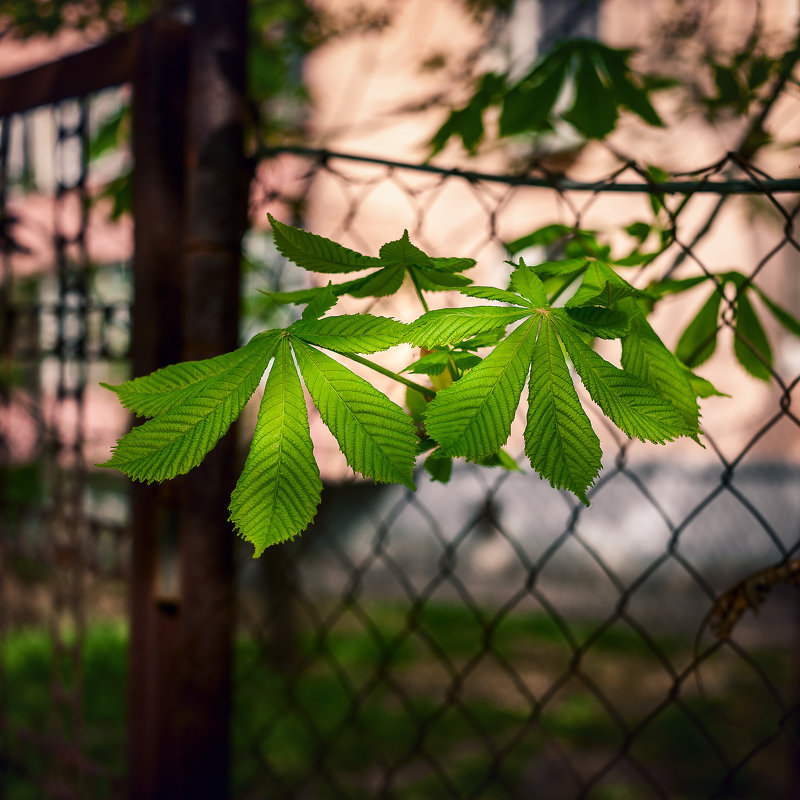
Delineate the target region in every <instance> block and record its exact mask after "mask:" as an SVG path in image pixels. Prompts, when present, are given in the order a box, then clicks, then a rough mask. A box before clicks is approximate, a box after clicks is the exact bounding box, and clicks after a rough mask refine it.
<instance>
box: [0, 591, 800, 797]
mask: <svg viewBox="0 0 800 800" xmlns="http://www.w3.org/2000/svg"><path fill="white" fill-rule="evenodd" d="M409 623H411V624H409ZM568 638H569V639H570V641H571V644H570V643H568ZM575 647H577V654H578V655H577V656H576V655H575V653H576V650H575V649H574V648H575ZM748 652H749V655H750V656H751V657H752V658H753V659H754V661H755V663H757V664H758V665H760V667H761V668H762V669H763V670H764V672H765V673H766V674H767V675H768V676H769V678H770V681H771V683H772V684H774V685H775V686H776V687H777V688H778V689H779V690H783V691H785V690H786V686H787V685H788V683H789V678H790V668H791V662H790V660H789V658H788V655H789V654H788V653H787V652H783V651H780V650H778V649H776V648H763V647H762V648H761V649H760V650H758V651H754V650H752V649H751V650H749V651H748ZM265 653H266V651H265V648H264V647H263V643H262V642H260V641H258V640H256V638H254V637H253V636H245V635H241V636H240V637H239V638H238V640H237V643H236V662H235V675H236V681H235V691H234V715H233V720H232V726H233V783H234V796H235V797H237V798H261V797H263V798H275V797H300V798H309V800H318V799H319V800H324V799H325V798H329V797H330V798H333V797H348V798H350V797H352V798H365V799H366V798H374V797H378V796H381V797H387V798H389V797H391V798H402V800H423V799H424V798H440V797H464V798H467V797H476V798H477V797H480V798H487V799H491V800H493V799H494V798H510V797H545V798H549V797H553V798H561V797H572V796H577V795H578V786H579V784H581V783H583V782H584V781H587V780H591V781H592V788H591V790H590V791H589V793H588V794H586V795H585V796H587V797H590V798H592V799H593V800H627V798H637V799H638V798H646V797H669V798H680V799H681V800H684V799H685V800H693V798H704V797H710V796H713V795H714V792H715V791H716V790H718V789H719V788H720V787H721V786H722V784H723V781H724V780H725V778H726V776H727V775H728V774H729V773H730V771H731V770H734V772H735V774H734V776H733V778H732V779H731V780H730V781H729V783H728V784H727V785H726V786H725V788H724V789H722V790H721V793H720V794H719V796H720V797H725V798H759V799H760V798H771V797H776V798H777V797H781V796H786V782H787V780H788V779H789V773H790V763H791V755H792V754H791V751H790V746H791V740H789V739H788V737H785V736H779V737H778V738H777V739H775V741H773V742H772V743H771V744H770V745H769V746H767V747H765V748H763V749H762V750H760V751H759V752H757V753H756V754H755V755H752V756H751V757H750V758H748V759H747V761H746V762H745V764H744V765H743V766H742V767H741V768H740V769H736V767H737V764H739V762H741V761H742V759H743V758H746V757H747V756H748V754H749V753H750V752H751V751H752V749H753V748H754V747H755V746H756V745H757V744H758V743H759V742H760V741H762V740H766V739H768V738H769V737H771V736H773V735H774V734H775V732H776V730H778V727H777V726H778V721H779V716H780V710H779V706H778V703H777V702H776V701H775V699H774V698H772V697H771V696H770V692H769V690H768V688H765V684H764V683H763V681H762V680H761V679H760V678H759V677H758V674H757V672H755V671H754V669H753V667H752V666H750V665H748V664H747V663H746V662H745V661H743V660H742V659H741V658H740V657H739V656H737V655H736V653H735V652H734V651H733V650H731V649H730V648H727V647H726V648H721V649H720V650H719V651H717V652H716V653H715V654H714V656H713V657H712V658H710V659H709V660H708V661H707V662H705V664H704V667H703V671H702V677H703V680H704V684H705V691H706V694H705V696H703V695H702V694H701V693H700V692H699V691H698V687H697V684H696V682H695V679H694V676H693V675H689V676H688V677H686V678H685V679H683V680H678V681H677V682H676V681H675V679H674V677H673V676H672V675H671V674H670V671H669V669H668V668H667V667H666V666H665V664H666V663H667V662H669V663H671V664H672V665H673V666H674V669H675V670H676V671H677V672H678V673H680V671H681V670H682V669H683V668H685V667H686V666H687V665H688V664H689V662H690V661H691V657H692V652H691V642H690V641H688V640H684V639H683V638H681V637H675V636H673V637H663V636H662V637H659V638H657V639H652V640H650V642H649V643H648V642H646V641H645V640H643V639H642V638H641V637H640V636H639V635H638V634H637V633H636V632H635V631H633V630H632V629H631V628H628V627H627V626H625V625H624V624H621V623H618V624H617V625H615V626H614V627H611V628H609V629H608V630H606V631H605V632H600V633H598V631H597V629H596V626H593V625H590V624H585V625H572V624H571V625H570V627H569V629H568V630H566V631H565V630H564V629H562V628H561V627H559V625H557V624H556V623H555V622H554V621H553V620H552V619H551V618H550V617H548V616H545V615H543V614H540V613H517V612H515V613H514V614H511V615H508V616H505V617H492V616H491V615H489V614H488V613H487V612H484V611H481V610H480V609H474V610H470V609H467V608H464V607H461V606H454V605H446V604H429V605H427V606H425V607H423V608H421V609H416V610H415V611H413V613H411V612H409V610H408V608H404V607H401V606H399V605H396V604H391V603H383V604H377V605H369V606H365V607H363V608H362V607H352V608H347V609H345V610H344V611H343V613H341V614H334V615H333V616H330V617H328V618H327V622H326V624H325V625H323V626H322V627H321V628H320V627H319V626H315V627H314V628H313V629H308V630H305V631H302V632H301V633H300V636H299V641H298V644H297V652H296V654H295V657H294V658H293V659H292V660H291V661H289V662H288V663H287V662H286V661H285V660H284V661H283V662H280V663H279V662H273V661H271V660H270V659H269V658H268V657H267V655H266V654H265ZM4 656H5V671H4V672H5V681H4V685H3V692H4V704H5V707H6V718H7V722H8V727H7V728H6V736H5V742H4V747H5V752H6V754H7V756H8V757H7V758H6V760H5V765H4V769H3V771H2V774H3V781H4V786H3V788H4V789H5V794H4V795H3V796H4V797H7V798H9V800H27V799H28V798H31V800H34V799H35V798H39V797H42V796H43V794H44V792H43V776H46V775H48V774H51V775H52V772H53V762H52V758H51V757H50V756H46V755H43V752H42V749H41V748H40V747H39V746H38V744H37V742H38V741H39V740H37V739H36V736H35V735H29V734H34V733H35V734H42V733H43V732H46V731H49V730H51V729H52V728H51V726H52V725H53V722H54V713H55V711H56V710H57V709H58V706H57V704H55V705H54V704H53V702H52V701H51V686H52V680H53V674H54V670H53V649H52V646H51V643H50V639H49V636H48V634H47V632H46V631H44V630H41V629H30V630H21V631H17V632H15V633H13V634H9V635H8V636H7V637H6V638H5V640H4ZM126 659H127V636H126V631H125V628H124V627H123V626H122V625H121V624H118V623H102V624H99V623H98V624H95V625H93V626H92V627H91V628H90V629H89V631H88V632H87V637H86V641H85V646H84V648H83V661H82V667H83V670H84V679H85V687H86V690H85V698H84V707H83V711H82V713H83V720H84V726H85V741H86V749H87V753H86V755H87V756H88V757H89V759H90V760H91V761H92V762H93V763H95V764H99V765H102V770H101V771H100V772H99V773H98V774H96V775H89V777H88V778H87V779H86V783H85V785H84V786H83V788H82V791H83V796H85V797H87V798H93V797H97V798H104V797H112V796H115V794H116V793H117V792H118V791H119V787H120V785H121V784H120V781H121V778H122V776H123V774H124V761H123V759H124V742H125V701H126V691H125V686H126V680H127V674H126V673H127V670H126ZM61 677H62V679H63V680H64V681H65V682H66V683H69V682H70V681H71V679H72V675H71V674H70V671H69V669H68V668H64V669H63V670H62V672H61ZM67 722H69V719H67ZM20 731H23V732H29V733H22V734H20V733H19V732H20ZM9 734H10V735H9ZM620 754H621V757H618V756H620ZM656 786H657V787H659V788H656Z"/></svg>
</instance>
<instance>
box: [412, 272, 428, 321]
mask: <svg viewBox="0 0 800 800" xmlns="http://www.w3.org/2000/svg"><path fill="white" fill-rule="evenodd" d="M408 275H409V277H410V278H411V283H413V284H414V290H415V291H416V293H417V297H419V301H420V303H422V307H423V308H424V309H425V313H426V314H427V313H428V311H430V309H429V308H428V304H427V303H426V302H425V297H424V296H423V294H422V289H420V288H419V284H418V283H417V276H416V275H415V274H414V270H413V269H410V270H408Z"/></svg>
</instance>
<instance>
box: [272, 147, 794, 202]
mask: <svg viewBox="0 0 800 800" xmlns="http://www.w3.org/2000/svg"><path fill="white" fill-rule="evenodd" d="M281 154H292V155H300V156H308V157H310V158H315V159H317V160H318V161H320V162H327V161H330V160H333V159H340V160H344V161H356V162H359V163H362V164H376V165H380V166H385V167H391V168H395V169H407V170H413V171H416V172H427V173H432V174H435V175H442V176H452V177H459V178H463V179H464V180H467V181H471V182H479V181H487V182H491V183H503V184H507V185H510V186H532V187H536V188H543V189H556V190H558V191H570V192H617V193H644V194H683V195H690V194H697V193H702V194H715V195H742V194H776V193H786V192H794V193H796V192H800V178H780V179H775V178H770V177H767V176H763V177H762V176H761V175H759V176H755V175H753V177H751V178H748V179H738V180H710V179H708V178H707V177H703V178H700V179H697V180H671V181H665V182H658V183H657V182H655V181H651V180H648V179H647V178H645V177H644V176H643V177H642V180H641V182H635V183H633V182H618V181H615V180H614V178H615V175H616V174H617V173H615V174H612V175H611V176H609V177H607V178H604V179H601V180H598V181H576V180H573V179H571V178H568V177H566V176H564V175H562V174H560V173H552V174H546V175H544V176H543V177H533V176H530V175H501V174H497V173H489V172H478V171H474V170H464V169H459V168H457V167H449V168H448V167H437V166H435V165H433V164H427V163H413V162H409V161H397V160H395V159H390V158H380V157H376V156H363V155H357V154H355V153H340V152H336V151H333V150H327V149H325V148H314V147H303V146H299V145H294V146H282V147H263V148H261V149H260V150H259V152H258V155H259V156H276V155H281ZM728 158H730V160H731V163H735V158H734V155H733V154H730V156H726V159H724V160H723V161H725V160H727V159H728ZM629 166H630V167H632V168H633V167H634V166H635V165H633V164H630V165H629ZM719 166H720V164H714V165H712V166H711V167H709V168H708V169H707V170H698V171H697V174H702V173H707V172H710V171H714V172H716V171H717V169H718V168H719Z"/></svg>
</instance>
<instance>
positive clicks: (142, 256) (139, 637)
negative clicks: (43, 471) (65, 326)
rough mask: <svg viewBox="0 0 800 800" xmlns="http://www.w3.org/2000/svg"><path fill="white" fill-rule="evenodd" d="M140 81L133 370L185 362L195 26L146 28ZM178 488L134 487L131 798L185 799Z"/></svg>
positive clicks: (157, 23)
mask: <svg viewBox="0 0 800 800" xmlns="http://www.w3.org/2000/svg"><path fill="white" fill-rule="evenodd" d="M140 41H141V44H140V50H139V58H138V66H137V70H136V75H135V79H134V100H133V155H134V185H133V206H134V208H133V212H134V221H135V228H134V270H133V274H134V305H133V331H132V340H131V351H132V362H133V364H132V366H133V373H134V375H137V376H138V375H145V374H147V373H148V372H151V371H152V370H154V369H157V368H159V367H163V366H166V365H167V364H172V363H175V362H177V361H180V360H181V358H182V334H181V317H180V309H181V303H180V296H181V273H182V269H181V264H182V259H183V253H182V241H181V230H182V227H183V223H184V192H185V170H184V161H185V159H184V152H185V144H184V142H185V128H186V125H185V112H184V109H185V98H186V84H187V76H188V52H189V51H188V45H189V37H188V30H187V29H185V28H183V27H182V26H180V25H177V24H176V23H174V22H171V21H169V20H167V19H166V18H157V19H154V20H152V21H151V22H150V23H148V25H146V26H145V27H144V28H143V29H142V30H141V40H140ZM179 514H180V508H179V506H178V500H177V494H176V491H175V487H174V486H173V485H170V484H167V485H153V486H147V485H144V484H135V485H134V487H133V521H132V527H133V545H132V559H131V561H132V563H131V574H130V581H131V645H130V677H129V691H128V699H129V712H128V796H129V797H130V798H131V800H140V798H145V797H147V798H158V799H160V798H177V797H179V796H180V795H179V786H180V773H179V770H178V768H177V765H178V758H177V755H178V753H177V750H178V746H177V743H178V740H179V736H178V734H179V731H178V724H177V723H178V714H179V707H180V706H179V693H178V691H177V689H178V685H179V680H178V676H177V671H176V667H175V664H176V663H177V643H178V641H179V636H178V629H179V627H178V626H179V622H180V616H179V611H180V606H179V604H178V599H179V598H178V597H177V593H178V592H177V585H176V584H175V582H174V580H173V581H171V577H170V567H171V565H172V564H173V563H174V559H172V558H171V553H170V548H171V547H172V545H173V543H174V542H176V537H177V535H178V522H177V520H178V517H179Z"/></svg>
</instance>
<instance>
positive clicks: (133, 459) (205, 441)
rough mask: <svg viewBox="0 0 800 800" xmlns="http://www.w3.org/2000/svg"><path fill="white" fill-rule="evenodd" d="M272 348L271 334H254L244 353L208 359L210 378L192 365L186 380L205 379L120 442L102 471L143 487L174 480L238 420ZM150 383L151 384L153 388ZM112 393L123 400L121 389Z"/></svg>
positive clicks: (275, 338)
mask: <svg viewBox="0 0 800 800" xmlns="http://www.w3.org/2000/svg"><path fill="white" fill-rule="evenodd" d="M277 343H278V335H277V334H276V333H275V332H274V331H270V332H268V333H262V334H259V335H258V336H256V337H255V338H253V339H252V340H251V341H250V342H249V343H248V344H247V345H245V346H244V347H242V348H240V349H239V350H237V351H235V352H233V353H229V354H227V355H228V358H226V357H225V356H222V357H219V358H217V359H210V362H211V364H212V365H213V367H214V368H215V369H217V368H218V369H219V371H218V372H217V373H216V374H214V375H209V373H208V369H209V365H208V364H206V365H205V366H203V367H198V366H197V362H195V363H194V364H193V368H192V369H191V370H187V371H186V372H187V374H203V375H206V376H207V377H206V378H205V379H204V380H201V381H198V382H196V383H194V384H189V386H188V389H189V390H188V391H186V392H184V393H183V394H182V395H181V396H180V402H179V404H178V405H175V406H173V407H171V408H170V409H169V410H167V411H165V412H164V413H162V414H159V415H158V416H155V417H154V418H153V419H151V420H150V421H149V422H146V423H144V425H139V426H138V427H136V428H134V429H133V430H132V431H131V432H130V433H128V434H126V435H125V436H123V437H122V439H120V440H119V442H117V446H116V447H115V448H114V451H113V453H112V456H111V458H110V459H109V460H108V461H107V462H106V463H105V464H103V465H102V466H104V467H115V468H116V469H118V470H120V471H121V472H123V473H125V474H126V475H128V476H129V477H130V478H133V479H134V480H138V481H147V482H148V483H151V482H153V481H163V480H167V479H169V478H174V477H175V476H176V475H183V474H184V473H186V472H188V471H189V470H190V469H193V468H194V467H196V466H197V465H198V464H199V463H200V462H201V461H202V460H203V458H205V456H206V454H207V453H208V452H209V451H210V450H211V448H212V447H214V445H215V444H216V443H217V442H218V441H219V440H220V438H222V436H223V434H224V433H225V432H226V431H227V430H228V428H229V427H230V426H231V423H232V422H233V421H234V420H235V419H236V417H238V416H239V413H240V412H241V410H242V409H243V408H244V406H245V403H247V401H248V400H249V398H250V396H251V395H252V394H253V392H254V391H255V389H256V387H257V386H258V383H259V381H260V380H261V376H262V375H263V374H264V370H266V368H267V364H268V363H269V360H270V358H271V357H272V353H273V352H274V350H275V347H276V345H277ZM201 363H202V362H201ZM177 366H185V365H177ZM176 372H177V370H175V369H173V370H172V372H171V373H170V375H171V376H172V377H174V375H175V373H176ZM156 374H157V373H156ZM150 377H151V378H154V376H150ZM156 382H157V381H156V380H155V378H154V381H153V383H156ZM132 383H135V381H134V382H132ZM140 385H141V384H140ZM146 385H147V384H146ZM185 388H187V387H185ZM117 391H118V393H120V394H126V389H125V387H124V385H123V387H119V388H118V389H117ZM171 392H172V393H173V394H172V396H173V397H174V396H175V395H174V393H175V392H181V389H180V388H175V387H174V386H173V388H172V390H171Z"/></svg>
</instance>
